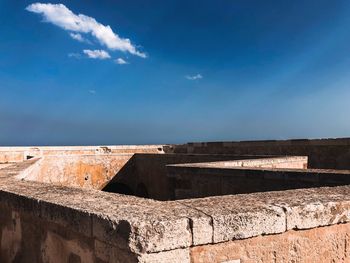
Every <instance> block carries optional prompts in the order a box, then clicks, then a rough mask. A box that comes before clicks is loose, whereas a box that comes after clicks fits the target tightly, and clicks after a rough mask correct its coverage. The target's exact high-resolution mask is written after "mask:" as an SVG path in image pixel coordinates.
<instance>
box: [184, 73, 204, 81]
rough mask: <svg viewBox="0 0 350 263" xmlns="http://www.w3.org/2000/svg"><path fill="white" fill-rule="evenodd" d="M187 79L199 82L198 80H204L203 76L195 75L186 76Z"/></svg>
mask: <svg viewBox="0 0 350 263" xmlns="http://www.w3.org/2000/svg"><path fill="white" fill-rule="evenodd" d="M185 78H186V79H188V80H197V79H202V78H203V76H202V75H201V74H197V75H193V76H188V75H187V76H185Z"/></svg>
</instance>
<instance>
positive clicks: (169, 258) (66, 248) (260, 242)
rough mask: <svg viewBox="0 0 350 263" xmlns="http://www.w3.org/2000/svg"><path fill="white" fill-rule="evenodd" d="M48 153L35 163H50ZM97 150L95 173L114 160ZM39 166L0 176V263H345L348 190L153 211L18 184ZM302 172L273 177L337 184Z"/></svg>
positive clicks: (95, 194) (171, 204)
mask: <svg viewBox="0 0 350 263" xmlns="http://www.w3.org/2000/svg"><path fill="white" fill-rule="evenodd" d="M60 150H63V149H60ZM73 150H74V149H70V150H69V151H73ZM88 150H96V148H91V149H88ZM119 150H121V149H119ZM129 150H130V149H129ZM134 150H135V149H134ZM37 151H38V153H39V154H42V150H40V149H39V150H37ZM50 151H52V149H46V150H45V154H46V155H45V154H44V155H41V157H40V158H42V159H45V158H54V157H53V156H49V155H51V154H52V152H50ZM53 151H54V152H57V149H53ZM69 151H68V152H69ZM84 151H85V150H84ZM101 151H102V152H98V153H97V154H96V156H98V157H96V160H97V163H95V161H92V163H93V164H97V166H98V162H99V161H100V160H101V159H100V158H104V156H105V155H108V156H109V157H110V158H113V155H114V154H112V153H107V152H108V151H109V149H108V148H106V149H101ZM78 153H79V154H80V155H81V154H86V152H83V151H82V152H81V151H80V150H79V151H77V155H73V154H71V155H70V156H69V157H67V159H68V158H70V157H72V158H73V156H74V158H80V157H81V156H78ZM27 154H29V152H27V153H24V155H25V156H26V155H27ZM109 157H108V158H109ZM226 157H227V156H226ZM226 157H225V158H226ZM74 158H73V159H74ZM142 158H144V160H143V162H147V157H146V155H143V156H142ZM167 158H170V159H171V158H173V157H167ZM179 158H180V159H181V158H185V159H186V158H188V156H186V157H179ZM191 158H192V157H191ZM197 158H201V156H194V157H193V158H192V160H194V159H197ZM210 158H211V157H208V159H210ZM215 158H216V157H215ZM218 158H219V157H218ZM175 159H176V158H175ZM75 160H78V159H75ZM263 162H264V161H263V160H261V163H263ZM68 163H69V161H68ZM163 163H165V162H163ZM40 164H41V161H40V160H38V159H31V160H28V161H25V162H22V163H15V164H11V165H9V166H6V167H3V168H2V169H0V251H1V252H0V262H4V263H7V262H39V263H41V262H69V263H74V262H97V263H107V262H118V263H121V262H126V263H128V262H190V261H191V260H192V261H193V262H236V261H237V260H240V261H241V262H249V260H251V261H250V262H259V260H260V262H271V261H272V262H273V260H274V259H276V260H279V262H286V261H287V262H288V261H290V262H293V260H294V261H295V262H303V261H302V260H304V258H305V259H306V261H305V262H318V261H317V260H316V255H317V254H316V253H319V254H320V255H322V256H323V257H324V258H325V260H326V262H329V261H331V260H334V261H335V262H342V261H343V262H347V261H349V258H346V255H347V253H348V252H347V246H348V241H349V240H348V234H350V233H349V226H348V222H350V186H340V187H331V188H330V187H328V188H325V187H323V188H317V189H316V188H311V189H298V190H288V191H283V192H282V191H277V192H265V193H251V194H242V195H227V196H215V197H209V198H201V199H191V200H177V201H163V202H161V201H155V200H151V199H144V198H138V197H134V196H125V195H120V194H112V193H106V192H102V191H97V190H94V189H84V188H82V187H80V188H73V187H67V186H62V185H61V186H60V185H54V184H47V183H43V182H38V181H27V180H21V179H20V178H28V176H29V175H31V174H32V173H34V171H35V169H38V167H39V166H40ZM139 165H140V163H139ZM141 167H143V168H142V169H145V170H147V167H151V166H141ZM92 169H94V168H93V167H92ZM108 169H110V168H108ZM108 169H107V170H108ZM157 169H158V168H157ZM157 169H156V170H157ZM201 169H202V168H200V169H199V170H201ZM136 170H137V171H140V170H141V168H140V167H137V169H136ZM236 170H237V171H238V170H240V171H241V174H240V175H239V176H238V177H240V178H243V177H246V178H250V179H251V178H254V176H256V174H254V171H265V172H264V173H263V178H262V179H263V180H265V179H269V180H278V178H279V177H280V175H279V173H278V172H277V173H271V172H270V171H268V169H266V168H264V169H257V168H256V169H255V170H254V169H252V168H247V167H243V168H240V169H237V168H236ZM83 171H86V169H83ZM225 171H226V172H227V171H229V169H226V170H225ZM266 171H268V172H266ZM271 171H278V169H272V170H271ZM76 172H77V171H76V170H74V169H73V170H72V173H76ZM304 172H305V170H303V169H301V170H293V172H291V170H285V171H284V173H282V175H283V178H284V179H285V178H287V179H288V180H294V181H299V180H305V181H308V182H311V183H314V182H315V180H316V179H317V180H318V182H321V183H322V182H327V181H331V182H332V184H338V183H343V182H344V181H346V180H347V177H348V176H347V174H348V173H347V172H346V171H345V172H334V173H335V174H337V176H339V177H340V179H339V178H338V177H337V176H332V175H330V172H329V171H322V170H313V172H314V173H315V176H314V177H309V178H307V176H306V175H305V174H306V173H304ZM148 173H149V176H150V178H151V171H149V172H148ZM251 173H252V174H251ZM81 174H84V172H82V173H81ZM211 176H215V175H213V174H211ZM310 178H312V179H310ZM315 178H316V179H315ZM180 183H183V184H184V185H185V184H186V182H180ZM231 183H232V184H231V185H234V182H231ZM259 183H260V182H259ZM210 187H211V188H215V187H218V186H217V185H215V184H212V185H210ZM230 187H231V186H230V185H229V186H227V189H229V188H230ZM208 188H209V187H208ZM209 190H210V189H207V191H209ZM339 223H344V224H343V225H339ZM310 228H311V229H310ZM295 230H297V231H295ZM255 240H256V241H255ZM342 240H345V241H344V242H342ZM249 242H251V243H249ZM266 244H268V245H266ZM327 251H328V252H327ZM286 253H287V254H286ZM288 253H290V254H289V257H288V258H286V257H283V255H284V256H285V255H288ZM293 253H294V254H293ZM271 255H272V256H274V257H270V256H271ZM190 257H191V258H190ZM244 257H246V258H244ZM196 260H198V261H196ZM200 260H202V261H200ZM245 260H246V261H245ZM277 262H278V261H277Z"/></svg>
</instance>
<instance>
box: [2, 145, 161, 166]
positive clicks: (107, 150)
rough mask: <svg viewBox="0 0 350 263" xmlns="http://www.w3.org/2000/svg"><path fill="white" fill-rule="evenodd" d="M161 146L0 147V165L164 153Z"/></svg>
mask: <svg viewBox="0 0 350 263" xmlns="http://www.w3.org/2000/svg"><path fill="white" fill-rule="evenodd" d="M164 147H165V146H163V145H112V146H38V147H0V163H13V162H22V161H24V160H27V159H30V158H38V157H43V156H51V155H54V156H58V155H59V156H64V155H92V154H93V155H98V154H134V153H160V154H161V153H164Z"/></svg>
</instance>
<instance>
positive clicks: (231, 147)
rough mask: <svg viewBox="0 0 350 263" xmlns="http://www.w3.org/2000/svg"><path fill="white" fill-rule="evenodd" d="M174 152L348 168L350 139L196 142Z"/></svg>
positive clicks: (315, 166) (178, 147) (175, 148)
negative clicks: (297, 159) (302, 160)
mask: <svg viewBox="0 0 350 263" xmlns="http://www.w3.org/2000/svg"><path fill="white" fill-rule="evenodd" d="M173 151H174V152H175V153H197V154H203V153H205V154H210V153H216V154H237V155H244V154H251V155H261V154H262V155H294V156H308V157H309V167H310V168H322V169H350V139H349V138H340V139H315V140H280V141H272V140H271V141H236V142H235V141H233V142H198V143H187V144H183V145H175V146H174V148H173Z"/></svg>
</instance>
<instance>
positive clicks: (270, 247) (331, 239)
mask: <svg viewBox="0 0 350 263" xmlns="http://www.w3.org/2000/svg"><path fill="white" fill-rule="evenodd" d="M349 242H350V224H338V225H333V226H327V227H321V228H313V229H309V230H298V231H296V230H290V231H287V232H284V233H282V234H277V235H267V236H258V237H253V238H248V239H244V240H235V241H229V242H225V243H220V244H215V245H204V246H198V247H194V248H191V262H192V263H209V262H230V263H236V262H237V263H256V262H275V263H285V262H300V263H302V262H318V263H323V262H325V263H326V262H327V263H328V262H349V261H350V251H349V249H348V244H349Z"/></svg>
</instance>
